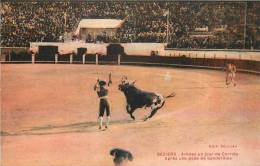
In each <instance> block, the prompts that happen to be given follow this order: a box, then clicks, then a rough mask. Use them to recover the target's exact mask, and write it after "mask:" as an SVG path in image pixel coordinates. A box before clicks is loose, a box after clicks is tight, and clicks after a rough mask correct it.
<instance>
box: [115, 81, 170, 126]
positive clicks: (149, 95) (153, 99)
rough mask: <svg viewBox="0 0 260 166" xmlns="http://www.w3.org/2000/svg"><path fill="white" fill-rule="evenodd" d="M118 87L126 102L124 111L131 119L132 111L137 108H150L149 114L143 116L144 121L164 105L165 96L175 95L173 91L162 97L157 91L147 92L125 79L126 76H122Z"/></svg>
mask: <svg viewBox="0 0 260 166" xmlns="http://www.w3.org/2000/svg"><path fill="white" fill-rule="evenodd" d="M118 89H119V90H120V91H122V92H123V93H124V95H125V98H126V102H127V104H126V111H127V113H128V114H129V115H130V117H131V118H132V119H133V120H135V117H134V116H133V113H134V111H135V110H136V109H137V108H143V107H145V108H147V107H150V108H151V112H150V115H149V116H145V118H144V121H146V120H147V119H149V118H152V117H153V116H154V115H155V114H156V112H157V111H158V110H159V109H160V108H162V107H163V106H164V104H165V99H166V98H170V97H174V96H175V93H171V94H170V95H168V96H166V97H164V96H162V95H160V94H157V93H153V92H147V91H144V90H141V89H138V88H137V87H136V86H135V81H134V82H129V81H127V77H123V78H122V80H121V83H120V84H119V86H118Z"/></svg>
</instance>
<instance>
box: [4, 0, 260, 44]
mask: <svg viewBox="0 0 260 166" xmlns="http://www.w3.org/2000/svg"><path fill="white" fill-rule="evenodd" d="M0 10H1V11H0V12H1V47H28V46H29V42H57V41H61V40H62V36H64V34H66V33H70V32H73V31H75V29H76V27H77V25H78V23H79V21H80V20H81V19H82V18H83V17H84V18H116V19H124V20H125V21H124V23H123V24H122V26H121V27H120V28H118V29H117V32H116V34H115V35H113V36H104V35H98V36H97V37H96V39H93V38H92V37H91V36H88V38H87V39H86V41H87V42H97V41H101V42H112V43H117V42H121V43H125V42H163V43H168V47H172V48H209V49H211V48H222V49H225V48H231V49H241V48H244V47H245V48H250V49H252V48H254V49H259V48H260V42H259V41H260V37H259V36H260V35H259V32H260V30H259V27H260V2H221V1H218V2H206V1H204V2H194V1H193V2H188V1H186V2H185V1H184V2H176V1H170V2H166V1H158V2H152V1H143V2H140V1H93V2H91V1H28V2H26V1H25V2H18V1H17V2H15V1H6V2H1V9H0ZM245 22H246V26H245ZM201 27H207V30H206V31H202V32H201V31H196V28H201ZM218 27H222V28H218ZM223 27H224V28H223ZM194 34H196V35H194ZM244 39H245V40H244Z"/></svg>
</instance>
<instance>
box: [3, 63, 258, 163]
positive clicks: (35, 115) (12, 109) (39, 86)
mask: <svg viewBox="0 0 260 166" xmlns="http://www.w3.org/2000/svg"><path fill="white" fill-rule="evenodd" d="M1 70H2V71H1V74H2V75H1V77H2V82H1V87H2V90H1V92H2V111H1V117H2V123H1V124H2V129H1V131H2V136H1V139H2V161H1V165H2V166H112V165H113V162H112V157H111V156H109V151H110V149H112V148H115V147H120V148H123V149H127V150H129V151H131V152H132V153H133V155H134V161H133V162H129V163H128V165H130V166H209V165H210V166H260V155H259V154H260V102H259V101H260V77H259V76H256V75H248V74H241V73H238V74H237V86H236V87H232V86H230V87H228V88H227V87H226V86H225V73H224V72H223V71H211V70H199V69H181V68H178V69H177V68H156V67H133V66H106V65H99V66H97V65H69V64H66V65H62V64H58V65H54V64H34V65H31V64H15V65H14V64H5V65H1ZM109 72H111V73H112V79H113V85H112V86H111V87H110V101H111V104H112V119H111V125H110V128H109V129H108V130H106V131H99V130H98V126H97V113H98V98H97V96H96V93H95V92H94V91H93V86H94V84H95V82H96V80H97V78H100V79H108V73H109ZM123 75H127V76H128V77H129V78H130V79H132V80H137V82H136V85H137V86H138V87H139V88H141V89H145V90H148V91H154V92H157V93H160V94H163V95H167V94H170V93H171V92H175V93H176V94H177V95H176V97H174V98H171V99H168V100H167V101H166V105H165V106H164V107H163V108H162V109H161V110H159V112H158V113H157V114H156V115H155V116H154V118H152V119H150V120H148V121H146V122H143V121H141V119H142V118H143V117H144V116H145V115H146V114H148V113H149V110H148V109H146V110H145V109H139V110H137V111H136V112H135V116H136V118H137V119H138V120H137V121H136V122H133V121H132V120H131V118H130V117H129V115H128V114H127V113H126V111H125V97H124V96H123V94H122V93H121V92H120V91H119V90H118V83H119V81H120V79H121V77H122V76H123ZM210 145H215V147H212V146H210ZM163 152H172V153H174V152H175V153H177V158H178V159H177V160H173V159H171V160H166V159H165V157H172V156H169V154H168V155H166V156H160V155H161V154H162V153H163ZM182 152H189V153H196V154H197V153H203V154H204V155H205V154H206V153H209V154H208V155H210V153H211V152H212V153H215V152H216V153H220V154H221V155H224V156H225V157H231V160H210V159H207V160H196V159H192V158H190V159H189V160H187V159H184V158H183V160H180V157H181V153H182ZM182 157H183V156H182ZM186 157H191V154H190V155H188V156H186ZM168 159H170V158H168Z"/></svg>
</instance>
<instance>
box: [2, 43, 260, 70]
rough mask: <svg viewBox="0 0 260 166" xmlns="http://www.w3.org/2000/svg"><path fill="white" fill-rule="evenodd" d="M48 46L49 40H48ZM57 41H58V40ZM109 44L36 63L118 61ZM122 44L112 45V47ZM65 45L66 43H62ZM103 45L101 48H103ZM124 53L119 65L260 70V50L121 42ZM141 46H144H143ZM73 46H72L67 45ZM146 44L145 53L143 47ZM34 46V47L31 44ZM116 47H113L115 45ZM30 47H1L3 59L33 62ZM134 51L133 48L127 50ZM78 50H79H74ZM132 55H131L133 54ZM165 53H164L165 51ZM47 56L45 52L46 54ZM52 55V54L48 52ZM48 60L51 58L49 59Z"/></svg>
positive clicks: (116, 62) (14, 61) (101, 62)
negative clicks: (155, 52)
mask: <svg viewBox="0 0 260 166" xmlns="http://www.w3.org/2000/svg"><path fill="white" fill-rule="evenodd" d="M45 44H46V46H49V44H50V43H48V44H47V43H45ZM56 44H57V43H56ZM84 44H86V43H83V44H82V45H80V44H79V45H77V48H80V47H84V46H86V45H84ZM108 45H109V44H88V45H87V46H89V47H88V48H87V55H86V56H85V61H84V62H83V57H82V54H76V53H75V54H74V55H73V60H72V61H70V58H71V57H70V54H66V55H59V56H58V57H57V62H55V57H54V55H52V56H53V57H50V60H49V61H46V60H44V59H41V58H39V57H38V56H39V55H38V56H37V55H36V57H35V63H81V64H82V63H93V64H95V63H98V64H118V57H117V55H116V57H115V56H111V55H106V53H107V46H108ZM111 45H112V46H113V45H116V46H118V45H119V44H110V46H111ZM63 46H64V47H65V46H66V44H65V45H63ZM101 46H102V47H101ZM119 46H122V47H123V51H124V52H125V54H122V55H121V56H120V57H121V58H120V64H125V65H152V66H174V67H193V68H207V69H218V70H219V69H223V67H224V66H225V65H226V63H229V62H232V63H235V64H236V65H237V66H238V68H239V70H240V71H246V72H255V71H256V72H260V59H259V58H260V55H259V53H260V52H259V51H253V50H189V49H165V51H164V50H163V51H164V52H162V51H161V52H159V55H154V56H151V51H152V49H153V48H157V49H162V48H161V46H160V47H153V46H156V45H155V44H153V43H143V44H137V43H122V44H120V45H119ZM141 46H142V47H141ZM68 47H70V45H68ZM144 47H146V48H145V49H143V50H145V51H144V52H145V53H144V52H143V54H138V53H139V52H142V51H143V50H142V48H144ZM31 48H32V47H31ZM98 49H99V50H103V51H104V52H103V54H99V56H98V62H96V55H95V53H96V52H97V51H96V50H98ZM112 49H113V48H112ZM28 50H29V48H1V62H2V63H3V62H5V63H30V62H32V56H31V54H29V51H28ZM127 50H131V51H132V52H131V51H127ZM75 51H77V49H75ZM19 52H20V53H19ZM130 53H131V54H133V55H131V54H130ZM162 53H164V54H162ZM43 56H45V54H44V55H43ZM46 56H49V55H46ZM47 59H48V58H47Z"/></svg>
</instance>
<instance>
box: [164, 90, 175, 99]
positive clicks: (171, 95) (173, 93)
mask: <svg viewBox="0 0 260 166" xmlns="http://www.w3.org/2000/svg"><path fill="white" fill-rule="evenodd" d="M174 96H176V93H175V92H172V93H171V94H169V95H168V96H164V98H166V99H167V98H171V97H174Z"/></svg>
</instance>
